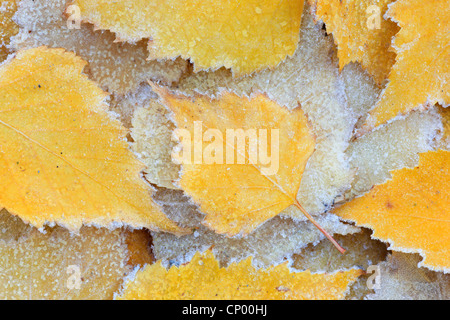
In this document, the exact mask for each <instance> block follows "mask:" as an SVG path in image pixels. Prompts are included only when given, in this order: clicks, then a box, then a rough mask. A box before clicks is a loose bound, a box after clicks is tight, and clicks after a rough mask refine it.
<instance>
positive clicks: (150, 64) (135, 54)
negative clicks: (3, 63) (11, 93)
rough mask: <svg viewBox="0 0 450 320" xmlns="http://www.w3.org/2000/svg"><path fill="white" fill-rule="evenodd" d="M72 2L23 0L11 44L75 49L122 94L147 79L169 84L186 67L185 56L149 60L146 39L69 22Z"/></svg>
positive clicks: (99, 78) (97, 76)
mask: <svg viewBox="0 0 450 320" xmlns="http://www.w3.org/2000/svg"><path fill="white" fill-rule="evenodd" d="M70 2H71V0H22V1H21V2H20V6H19V8H18V10H17V14H16V16H15V18H14V19H15V21H16V22H17V24H18V25H19V27H20V30H19V34H18V35H17V36H15V37H14V38H13V39H12V41H11V45H12V47H13V48H14V49H15V50H21V49H29V48H33V47H38V46H42V45H45V46H48V47H52V48H64V49H66V50H67V51H72V52H75V53H76V54H77V55H79V56H80V57H81V58H83V59H84V60H86V61H87V62H88V63H89V68H88V69H87V70H86V72H87V73H88V74H89V76H90V77H91V78H92V79H93V80H94V81H96V82H97V83H98V84H99V85H100V86H101V87H102V88H103V89H105V90H108V91H109V92H110V93H114V94H120V95H123V94H127V93H130V92H133V91H135V90H136V89H137V88H138V86H139V84H140V83H142V82H145V81H147V80H148V79H151V80H152V81H160V82H162V83H164V84H167V85H170V84H171V83H173V82H176V81H177V80H178V79H179V78H180V76H181V74H182V73H183V72H184V71H185V70H186V67H187V62H186V61H184V60H182V59H176V60H161V61H157V60H147V58H148V52H147V43H146V41H139V42H137V43H135V44H130V43H117V42H114V40H115V36H114V34H113V33H111V32H109V31H101V30H97V31H94V27H93V26H92V25H90V24H81V26H80V28H79V29H77V28H76V26H75V25H72V26H70V24H71V22H69V21H68V20H67V17H69V18H70V17H71V16H72V15H73V14H74V12H69V13H68V15H67V17H65V16H64V10H65V9H66V6H67V5H68V4H69V3H70ZM72 20H73V17H72ZM69 26H70V28H69ZM125 124H126V123H125Z"/></svg>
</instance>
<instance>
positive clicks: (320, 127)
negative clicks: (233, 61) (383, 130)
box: [173, 4, 376, 220]
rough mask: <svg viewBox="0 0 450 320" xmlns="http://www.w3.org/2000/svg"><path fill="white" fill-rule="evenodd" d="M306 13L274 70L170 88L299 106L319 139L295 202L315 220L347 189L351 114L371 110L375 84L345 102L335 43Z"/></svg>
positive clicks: (191, 80)
mask: <svg viewBox="0 0 450 320" xmlns="http://www.w3.org/2000/svg"><path fill="white" fill-rule="evenodd" d="M309 9H310V8H309V6H308V5H307V4H306V5H305V9H304V11H303V15H302V22H301V30H300V37H301V39H300V42H299V45H298V49H297V51H296V52H295V54H294V56H293V57H292V58H287V59H286V60H285V61H283V62H282V63H280V65H279V66H277V67H276V68H275V69H273V70H264V71H261V72H257V73H254V74H252V75H251V76H248V77H245V78H240V79H236V78H233V77H232V74H231V72H230V71H229V70H224V69H219V70H217V71H215V72H203V71H202V72H199V73H192V74H189V75H186V76H184V77H182V78H181V80H180V81H179V82H178V83H177V84H176V85H175V86H174V87H173V89H174V90H175V91H176V92H177V93H181V94H183V95H189V96H193V95H194V94H195V93H200V94H205V95H209V96H213V97H217V96H218V94H220V92H221V91H224V90H225V91H231V92H233V93H235V94H237V95H239V96H246V97H249V96H251V95H254V94H267V96H268V97H269V98H270V99H272V100H274V101H276V102H277V103H278V104H280V105H282V106H286V107H288V108H289V109H295V108H297V107H298V105H299V103H300V104H301V106H302V110H303V111H304V112H305V113H306V115H307V116H308V120H309V121H310V123H311V127H312V129H313V131H314V134H315V135H316V137H317V139H316V150H315V151H314V153H313V154H312V156H311V157H310V159H309V160H308V165H307V166H306V168H305V171H304V173H303V177H302V181H301V184H300V189H299V190H298V193H297V200H298V201H299V202H300V203H301V204H302V206H303V207H304V208H305V209H306V210H307V211H308V212H309V213H310V214H313V215H315V216H317V215H319V214H322V213H324V212H326V211H327V210H329V209H331V207H332V205H333V203H334V200H335V198H336V197H338V196H340V195H342V194H343V193H344V191H346V190H347V189H348V188H349V187H350V185H351V180H352V171H351V170H350V166H349V163H348V158H347V156H346V154H345V150H346V149H347V147H348V143H349V140H350V138H351V137H352V131H353V128H354V125H355V123H356V120H357V117H355V115H356V113H353V112H351V110H352V109H356V108H357V107H356V106H358V107H359V106H363V105H367V104H370V106H372V105H373V104H374V103H375V101H376V100H371V97H373V96H374V94H373V93H372V92H373V91H374V90H376V89H374V86H373V83H371V82H373V80H372V81H370V80H369V79H367V78H366V77H364V79H361V81H357V80H356V79H354V81H355V82H356V81H357V83H356V84H355V87H356V88H357V90H355V91H354V92H352V95H351V99H349V96H348V97H347V99H345V98H346V97H345V96H344V94H343V91H344V88H345V87H344V85H345V83H343V81H342V80H343V79H341V77H340V75H339V66H338V63H337V56H336V52H335V50H334V43H333V39H332V37H330V36H326V34H325V32H324V31H323V29H322V26H321V25H320V24H317V25H316V24H314V21H313V17H312V15H311V13H310V12H309V11H310V10H309ZM352 71H353V70H352ZM361 72H362V70H361V68H359V69H357V70H354V72H353V73H354V74H356V75H358V76H359V77H361V76H360V73H361ZM343 73H346V68H344V70H343ZM347 82H349V81H347ZM346 92H348V90H346ZM346 100H347V102H348V103H346ZM364 114H365V113H364ZM281 215H283V216H289V217H292V218H294V219H296V220H300V219H303V218H304V215H303V213H302V212H301V211H300V210H298V209H297V208H296V207H294V206H290V207H289V208H287V209H286V210H284V211H283V212H282V213H281Z"/></svg>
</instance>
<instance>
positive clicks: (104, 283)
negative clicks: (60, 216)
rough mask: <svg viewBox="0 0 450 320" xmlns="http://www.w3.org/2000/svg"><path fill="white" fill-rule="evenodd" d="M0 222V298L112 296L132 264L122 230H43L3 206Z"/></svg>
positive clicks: (51, 298)
mask: <svg viewBox="0 0 450 320" xmlns="http://www.w3.org/2000/svg"><path fill="white" fill-rule="evenodd" d="M13 220H15V221H14V223H11V222H12V221H13ZM0 225H2V227H3V228H2V229H3V230H6V232H2V233H0V269H1V270H2V272H1V273H0V298H1V299H9V300H16V299H20V300H23V299H29V300H31V299H37V300H40V299H46V300H54V299H58V300H59V299H111V298H112V297H113V294H114V293H115V292H116V291H117V290H118V289H119V287H120V285H121V284H122V283H123V278H124V276H125V275H126V274H127V273H129V272H130V271H131V269H132V266H131V265H130V264H129V262H128V260H129V255H128V250H127V245H126V241H127V237H128V236H129V233H128V232H125V231H123V230H122V229H115V230H113V231H111V230H108V229H97V228H94V227H83V228H81V230H80V232H79V234H78V235H73V234H71V233H70V232H69V231H67V230H66V229H63V228H61V227H56V228H53V229H51V228H46V230H45V231H46V233H45V234H43V233H40V232H39V231H38V230H36V229H35V228H31V227H29V226H28V225H26V224H24V223H23V222H22V221H19V219H18V218H16V217H14V216H12V215H10V214H9V213H8V212H6V211H3V212H2V213H1V214H0ZM12 234H15V236H14V237H11V236H10V235H12ZM78 285H79V286H78Z"/></svg>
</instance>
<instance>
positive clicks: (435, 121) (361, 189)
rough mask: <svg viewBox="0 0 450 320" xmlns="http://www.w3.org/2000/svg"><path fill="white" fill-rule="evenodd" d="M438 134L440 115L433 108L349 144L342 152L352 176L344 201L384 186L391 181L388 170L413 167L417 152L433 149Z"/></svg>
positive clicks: (410, 115) (440, 128) (415, 163)
mask: <svg viewBox="0 0 450 320" xmlns="http://www.w3.org/2000/svg"><path fill="white" fill-rule="evenodd" d="M441 131H442V123H441V119H440V116H439V114H438V112H437V110H436V109H435V108H433V109H431V110H429V111H426V112H412V113H411V114H409V115H408V116H406V117H405V118H404V119H399V120H395V121H393V122H391V123H389V124H387V125H385V126H383V127H382V128H380V129H379V130H375V131H373V132H370V133H368V134H366V135H364V136H363V137H361V138H359V139H356V140H355V141H352V142H351V143H350V146H349V148H348V149H347V151H346V152H347V154H348V157H349V159H350V165H351V167H352V169H353V170H354V171H355V176H354V179H353V181H352V188H351V189H350V190H348V191H347V192H346V193H345V197H344V198H345V199H346V200H348V199H352V198H354V197H355V196H360V195H362V194H364V193H365V192H367V191H369V190H370V189H371V188H372V187H373V186H374V185H376V184H381V183H384V182H385V181H386V180H387V179H390V178H391V173H390V171H391V170H395V169H401V168H404V167H408V168H412V167H414V166H416V165H417V164H418V162H419V153H421V152H426V151H430V150H433V149H434V147H435V144H436V140H439V138H440V135H439V134H440V132H441Z"/></svg>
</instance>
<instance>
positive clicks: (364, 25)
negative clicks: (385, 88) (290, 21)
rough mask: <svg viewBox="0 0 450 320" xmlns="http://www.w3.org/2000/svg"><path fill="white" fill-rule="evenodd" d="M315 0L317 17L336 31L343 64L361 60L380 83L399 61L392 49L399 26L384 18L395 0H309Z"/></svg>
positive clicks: (341, 66) (335, 34)
mask: <svg viewBox="0 0 450 320" xmlns="http://www.w3.org/2000/svg"><path fill="white" fill-rule="evenodd" d="M309 1H310V2H312V3H313V4H314V3H315V9H316V16H317V19H320V20H322V21H323V22H325V24H326V28H327V32H330V33H333V37H334V41H335V42H336V44H337V47H338V57H339V67H340V68H341V69H342V68H343V67H344V66H345V65H346V64H348V63H350V62H352V61H359V62H360V63H361V65H362V66H363V67H364V68H365V69H367V71H368V72H369V73H370V74H372V75H373V77H374V78H375V80H376V81H377V82H378V83H382V82H383V81H384V80H385V79H386V78H387V76H388V74H389V71H390V69H391V67H392V65H393V64H394V61H395V53H394V52H393V51H392V50H389V49H390V44H391V40H392V37H393V36H394V35H395V34H396V33H397V31H398V26H397V25H396V24H395V23H394V22H392V21H390V20H386V19H384V18H383V15H384V13H385V12H386V10H387V6H388V4H389V3H391V2H393V0H309Z"/></svg>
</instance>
